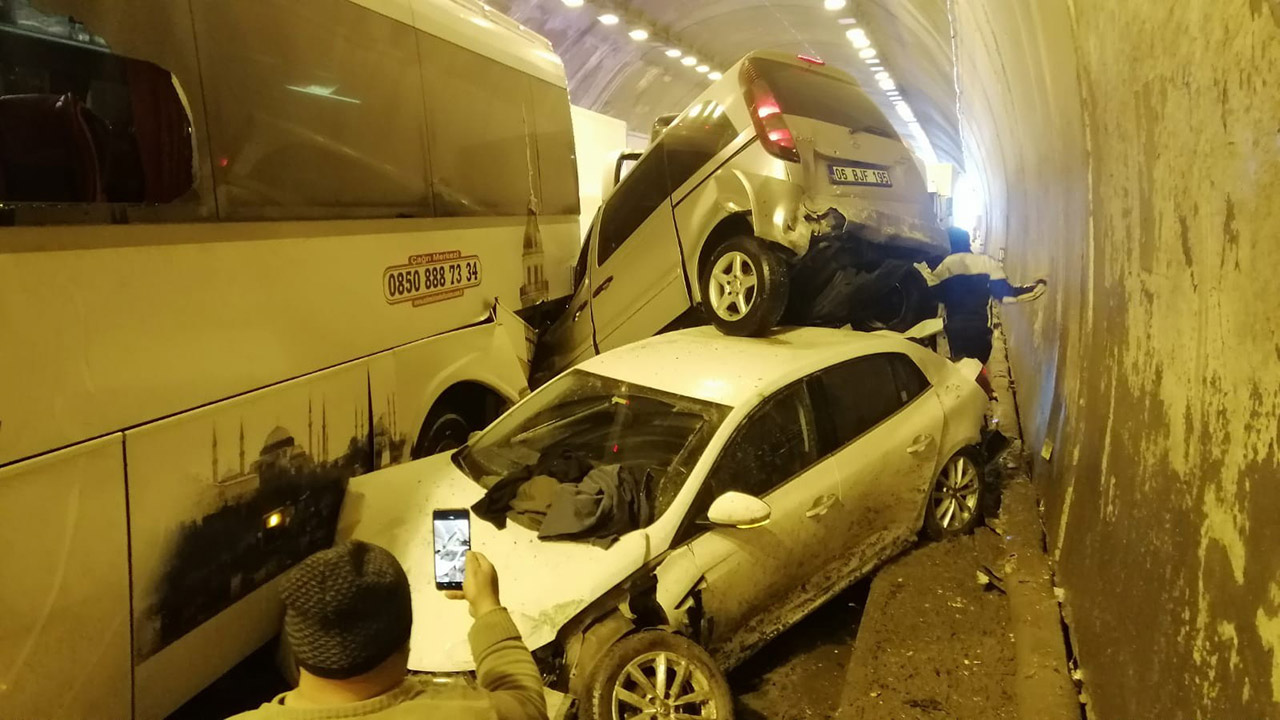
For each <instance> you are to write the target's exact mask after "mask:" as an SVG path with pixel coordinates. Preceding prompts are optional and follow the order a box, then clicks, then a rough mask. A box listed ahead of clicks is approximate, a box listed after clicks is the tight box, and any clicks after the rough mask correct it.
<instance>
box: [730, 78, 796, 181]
mask: <svg viewBox="0 0 1280 720" xmlns="http://www.w3.org/2000/svg"><path fill="white" fill-rule="evenodd" d="M742 86H743V87H744V88H745V90H744V95H745V96H746V100H747V107H748V108H750V109H751V122H752V124H754V125H755V128H756V136H758V137H759V138H760V144H761V145H762V146H764V149H765V151H766V152H768V153H769V154H770V155H772V156H774V157H776V158H778V159H780V160H786V161H787V162H794V163H798V162H800V151H799V150H797V149H796V139H795V136H794V135H792V134H791V128H789V127H787V121H786V120H785V119H784V118H783V116H782V108H781V106H779V105H778V99H777V98H776V97H775V96H774V94H773V91H771V90H770V89H769V86H768V85H767V84H766V83H765V81H764V79H763V78H761V77H759V76H758V75H756V73H755V70H754V69H753V68H752V67H751V64H750V63H747V64H745V65H743V66H742Z"/></svg>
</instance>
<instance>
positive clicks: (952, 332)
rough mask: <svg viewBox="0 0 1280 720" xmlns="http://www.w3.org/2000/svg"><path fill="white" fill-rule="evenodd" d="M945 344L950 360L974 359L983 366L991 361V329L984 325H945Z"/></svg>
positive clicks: (964, 323)
mask: <svg viewBox="0 0 1280 720" xmlns="http://www.w3.org/2000/svg"><path fill="white" fill-rule="evenodd" d="M947 344H948V345H950V346H951V359H953V360H959V359H960V358H975V359H977V360H978V361H979V362H981V363H982V364H983V365H986V364H987V361H988V360H990V359H991V328H990V327H988V326H987V325H986V324H985V323H983V324H979V323H973V322H949V323H947Z"/></svg>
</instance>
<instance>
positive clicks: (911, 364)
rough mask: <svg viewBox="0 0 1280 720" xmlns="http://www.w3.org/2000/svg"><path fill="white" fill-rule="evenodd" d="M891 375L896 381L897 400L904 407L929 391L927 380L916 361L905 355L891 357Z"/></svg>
mask: <svg viewBox="0 0 1280 720" xmlns="http://www.w3.org/2000/svg"><path fill="white" fill-rule="evenodd" d="M891 358H892V360H891V362H892V363H893V373H894V375H895V377H896V378H897V381H898V398H899V399H901V400H902V403H903V404H904V405H906V404H907V403H910V402H911V401H912V400H915V399H916V398H918V397H920V395H921V394H923V393H924V391H925V390H928V389H929V378H927V377H925V376H924V373H923V372H921V371H920V366H919V365H916V361H915V360H912V359H911V358H909V357H907V356H906V355H892V356H891Z"/></svg>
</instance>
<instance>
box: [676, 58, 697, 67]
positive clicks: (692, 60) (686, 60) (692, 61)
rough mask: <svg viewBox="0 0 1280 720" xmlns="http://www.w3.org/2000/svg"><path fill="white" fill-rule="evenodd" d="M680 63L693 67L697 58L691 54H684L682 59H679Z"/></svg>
mask: <svg viewBox="0 0 1280 720" xmlns="http://www.w3.org/2000/svg"><path fill="white" fill-rule="evenodd" d="M680 64H681V65H683V66H685V67H693V66H694V65H697V64H698V58H696V57H694V56H692V55H686V56H685V57H684V59H683V60H681V61H680Z"/></svg>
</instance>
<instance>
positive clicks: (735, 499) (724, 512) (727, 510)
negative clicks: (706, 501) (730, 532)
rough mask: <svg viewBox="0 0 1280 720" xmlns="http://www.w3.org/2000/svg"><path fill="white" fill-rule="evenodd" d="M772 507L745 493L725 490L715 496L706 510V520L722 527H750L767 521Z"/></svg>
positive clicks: (771, 512)
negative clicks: (723, 492) (709, 507)
mask: <svg viewBox="0 0 1280 720" xmlns="http://www.w3.org/2000/svg"><path fill="white" fill-rule="evenodd" d="M772 514H773V509H772V508H770V507H769V503H767V502H765V501H763V500H761V499H760V498H758V497H752V496H751V495H748V494H746V493H740V492H734V491H730V492H727V493H725V494H723V495H721V496H720V497H718V498H716V500H715V502H713V503H711V509H710V510H708V511H707V520H708V521H709V522H710V523H711V524H712V525H721V526H724V527H736V528H751V527H759V526H760V525H764V524H765V523H767V522H769V517H770V516H771V515H772Z"/></svg>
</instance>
